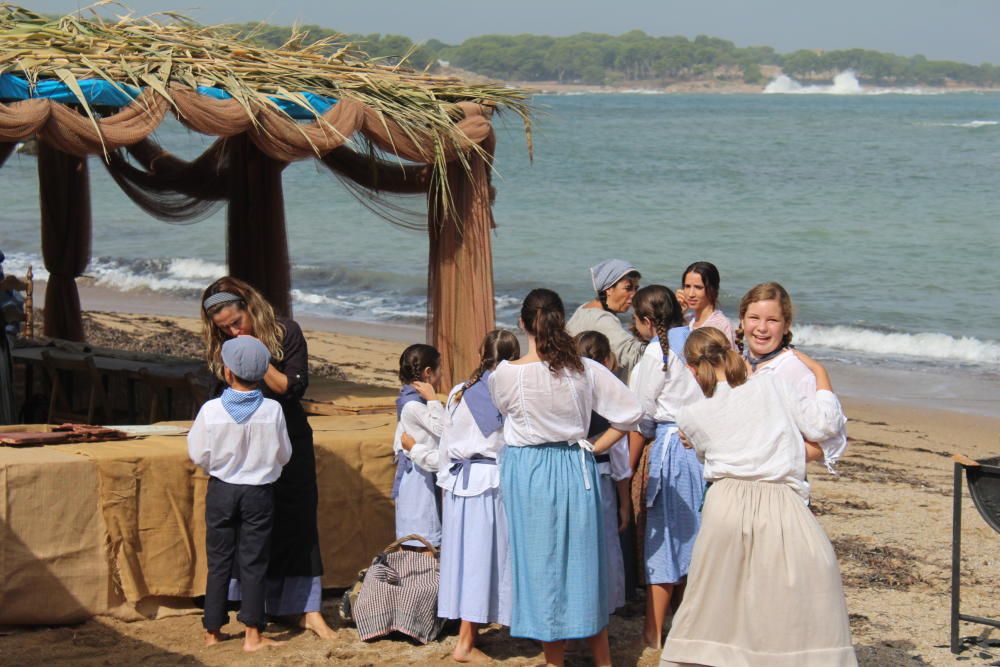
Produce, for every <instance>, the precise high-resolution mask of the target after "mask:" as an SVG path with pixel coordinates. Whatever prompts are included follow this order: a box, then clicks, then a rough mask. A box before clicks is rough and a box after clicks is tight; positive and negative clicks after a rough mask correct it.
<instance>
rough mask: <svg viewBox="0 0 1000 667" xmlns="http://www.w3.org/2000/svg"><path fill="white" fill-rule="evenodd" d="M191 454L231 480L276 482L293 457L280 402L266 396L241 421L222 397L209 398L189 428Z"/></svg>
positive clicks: (209, 470) (213, 473) (256, 483)
mask: <svg viewBox="0 0 1000 667" xmlns="http://www.w3.org/2000/svg"><path fill="white" fill-rule="evenodd" d="M188 455H189V456H190V457H191V460H192V461H194V463H195V465H197V466H199V467H201V468H203V469H204V470H205V472H207V473H208V474H209V475H211V476H212V477H215V478H217V479H220V480H222V481H223V482H227V483H229V484H248V485H251V486H263V485H265V484H270V483H271V482H274V481H275V480H276V479H278V477H279V476H281V468H282V467H283V466H284V465H285V464H286V463H288V460H289V459H290V458H292V443H291V441H289V439H288V428H287V427H286V426H285V415H284V413H283V412H282V411H281V405H280V404H279V403H278V402H277V401H274V400H271V399H270V398H265V399H264V400H263V402H261V404H260V407H259V408H257V410H256V411H255V412H254V413H253V414H252V415H251V416H250V419H249V420H247V421H246V423H243V424H238V423H237V422H236V421H234V420H233V418H232V417H231V416H230V415H229V413H228V412H226V408H225V407H223V405H222V399H221V398H216V399H213V400H211V401H208V402H207V403H205V404H204V405H203V406H201V410H199V411H198V416H197V417H196V418H195V420H194V424H192V425H191V430H190V431H188Z"/></svg>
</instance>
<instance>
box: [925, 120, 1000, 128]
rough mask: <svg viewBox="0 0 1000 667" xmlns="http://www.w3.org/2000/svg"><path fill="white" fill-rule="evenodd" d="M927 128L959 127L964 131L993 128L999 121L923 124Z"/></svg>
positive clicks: (999, 123)
mask: <svg viewBox="0 0 1000 667" xmlns="http://www.w3.org/2000/svg"><path fill="white" fill-rule="evenodd" d="M924 125H926V126H927V127H961V128H965V129H972V130H975V129H978V128H980V127H995V126H997V125H1000V120H970V121H966V122H964V123H924Z"/></svg>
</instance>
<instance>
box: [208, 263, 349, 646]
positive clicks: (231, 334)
mask: <svg viewBox="0 0 1000 667" xmlns="http://www.w3.org/2000/svg"><path fill="white" fill-rule="evenodd" d="M201 300H202V305H201V323H202V335H203V337H204V340H205V358H206V361H207V363H208V368H209V370H210V371H211V372H212V373H213V374H214V375H215V376H216V378H217V379H219V380H220V382H219V383H217V387H216V391H215V392H213V393H214V394H218V393H221V391H222V389H223V388H224V387H225V385H224V383H222V382H221V379H222V371H223V368H224V366H223V363H222V353H221V350H222V344H223V343H224V342H225V341H227V340H229V339H230V338H235V337H236V336H254V337H255V338H257V339H258V340H260V341H261V342H262V343H263V344H264V346H265V347H266V348H267V349H268V351H269V352H270V353H271V364H270V366H269V367H268V369H267V374H266V375H264V379H263V382H262V385H263V386H262V389H263V392H264V396H265V397H266V398H270V399H273V400H275V401H277V402H278V403H280V404H281V408H282V411H283V412H284V415H285V423H286V425H287V427H288V437H289V439H290V440H291V442H292V458H291V460H290V461H289V462H288V464H287V465H286V466H285V467H284V469H283V470H282V471H281V477H279V478H278V481H276V482H275V483H274V529H273V532H272V534H271V553H270V562H269V564H268V570H267V573H268V582H267V601H266V609H267V613H268V615H270V616H285V617H294V618H295V621H296V622H297V624H298V625H300V626H301V627H303V628H307V629H309V630H312V631H313V632H315V633H316V634H317V635H319V636H320V637H322V638H324V639H332V638H333V637H334V634H333V630H331V629H330V627H329V626H328V625H327V624H326V620H325V619H324V618H323V615H322V614H321V613H320V605H321V602H322V585H321V581H320V578H321V577H322V575H323V561H322V558H321V557H320V551H319V530H318V528H317V525H316V512H317V505H318V492H317V488H316V457H315V453H314V452H313V436H312V429H311V428H310V427H309V422H308V421H306V413H305V410H303V409H302V404H301V403H300V402H299V399H301V398H302V396H303V395H304V394H305V391H306V387H308V386H309V366H308V359H309V354H308V351H307V349H306V339H305V337H304V336H303V335H302V329H301V328H299V325H298V324H296V323H295V322H294V321H292V320H290V319H285V318H277V317H276V316H275V314H274V309H273V308H272V307H271V304H269V303H268V302H267V301H266V300H265V299H264V297H263V296H261V294H260V293H259V292H258V291H257V290H255V289H254V288H253V287H251V286H250V285H248V284H247V283H245V282H243V281H242V280H239V279H237V278H233V277H230V276H226V277H223V278H220V279H218V280H216V281H215V282H214V283H212V284H211V285H209V286H208V287H207V288H206V289H205V291H204V292H203V293H202V297H201ZM230 597H231V598H238V597H239V586H238V584H237V582H235V580H234V582H233V586H232V587H231V590H230Z"/></svg>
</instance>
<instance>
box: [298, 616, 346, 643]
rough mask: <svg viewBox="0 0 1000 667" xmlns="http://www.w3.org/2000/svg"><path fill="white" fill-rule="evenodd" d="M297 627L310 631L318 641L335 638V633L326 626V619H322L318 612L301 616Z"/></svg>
mask: <svg viewBox="0 0 1000 667" xmlns="http://www.w3.org/2000/svg"><path fill="white" fill-rule="evenodd" d="M299 626H300V627H303V628H305V629H306V630H312V631H313V632H315V633H316V636H317V637H319V638H320V639H336V638H337V633H335V632H334V631H333V630H332V629H331V628H330V626H329V625H327V624H326V619H325V618H323V614H321V613H319V612H318V611H307V612H306V613H304V614H302V618H301V619H300V620H299Z"/></svg>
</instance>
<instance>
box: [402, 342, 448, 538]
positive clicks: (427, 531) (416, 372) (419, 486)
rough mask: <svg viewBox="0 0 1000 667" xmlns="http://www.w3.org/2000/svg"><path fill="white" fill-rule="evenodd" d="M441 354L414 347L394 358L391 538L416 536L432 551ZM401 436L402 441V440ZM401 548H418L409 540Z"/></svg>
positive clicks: (436, 521)
mask: <svg viewBox="0 0 1000 667" xmlns="http://www.w3.org/2000/svg"><path fill="white" fill-rule="evenodd" d="M440 366H441V354H440V353H439V352H438V351H437V350H436V349H434V348H433V347H431V346H430V345H423V344H420V343H418V344H415V345H410V346H409V347H408V348H406V349H405V350H403V354H402V355H401V356H400V357H399V380H400V382H402V383H403V387H402V389H400V390H399V397H398V398H397V399H396V418H397V419H398V423H397V424H396V434H395V437H394V438H393V451H394V452H395V453H396V477H395V479H394V480H393V484H392V498H393V499H394V500H395V501H396V539H399V538H401V537H405V536H406V535H412V534H416V535H421V536H422V537H424V539H426V540H427V541H428V542H430V543H431V544H433V545H434V546H439V545H440V544H441V516H440V510H439V508H438V494H437V487H436V486H435V479H436V477H435V474H436V473H437V471H438V462H439V460H440V453H439V452H438V438H440V437H441V431H442V430H443V429H444V425H445V423H446V422H447V415H446V414H445V411H444V406H443V405H441V401H439V400H438V399H437V394H436V393H435V391H434V383H435V382H437V381H438V379H439V378H440V376H441V368H440ZM404 435H405V436H407V437H405V438H404ZM403 544H405V545H407V546H412V547H421V546H422V543H421V542H418V541H416V540H410V541H408V542H404V543H403Z"/></svg>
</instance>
